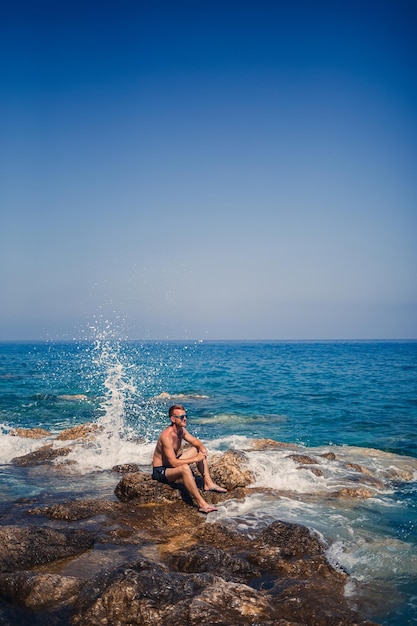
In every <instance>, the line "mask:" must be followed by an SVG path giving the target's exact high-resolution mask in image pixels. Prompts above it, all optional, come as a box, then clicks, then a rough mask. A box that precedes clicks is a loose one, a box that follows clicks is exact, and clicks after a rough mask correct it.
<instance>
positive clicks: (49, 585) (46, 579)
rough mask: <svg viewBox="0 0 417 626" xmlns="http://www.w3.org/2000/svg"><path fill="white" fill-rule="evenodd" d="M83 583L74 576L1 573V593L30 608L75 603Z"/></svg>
mask: <svg viewBox="0 0 417 626" xmlns="http://www.w3.org/2000/svg"><path fill="white" fill-rule="evenodd" d="M83 584H84V583H83V581H81V580H79V579H78V578H74V577H68V576H58V575H56V574H39V573H35V572H26V571H24V572H14V573H8V574H0V595H1V596H2V597H4V598H5V599H6V600H9V601H12V602H17V603H18V604H23V605H24V606H26V607H28V608H30V609H37V610H40V609H48V608H51V607H53V606H56V605H60V606H61V605H66V604H73V603H74V602H75V600H76V599H77V597H78V595H79V593H80V591H81V588H82V585H83ZM0 623H1V622H0Z"/></svg>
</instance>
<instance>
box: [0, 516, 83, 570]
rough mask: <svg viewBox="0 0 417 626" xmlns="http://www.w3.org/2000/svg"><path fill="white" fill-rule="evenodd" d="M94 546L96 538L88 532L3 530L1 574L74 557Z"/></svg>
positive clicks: (26, 529) (0, 530)
mask: <svg viewBox="0 0 417 626" xmlns="http://www.w3.org/2000/svg"><path fill="white" fill-rule="evenodd" d="M93 544H94V536H93V535H92V534H91V533H89V532H87V531H85V530H66V531H62V530H61V531H58V530H55V529H53V528H45V527H40V528H37V527H30V526H26V527H22V526H0V572H10V571H15V570H20V569H26V568H28V567H32V566H34V565H40V564H41V563H48V562H50V561H56V560H57V559H62V558H66V557H69V556H74V555H76V554H80V553H81V552H84V551H85V550H88V549H89V548H91V547H92V545H93Z"/></svg>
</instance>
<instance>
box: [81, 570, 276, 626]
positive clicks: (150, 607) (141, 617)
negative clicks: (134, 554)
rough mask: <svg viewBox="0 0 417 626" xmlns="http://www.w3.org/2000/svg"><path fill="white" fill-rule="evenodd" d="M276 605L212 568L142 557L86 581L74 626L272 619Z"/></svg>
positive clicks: (192, 625) (169, 625)
mask: <svg viewBox="0 0 417 626" xmlns="http://www.w3.org/2000/svg"><path fill="white" fill-rule="evenodd" d="M271 611H272V607H271V605H270V604H269V602H268V600H267V599H266V598H265V597H263V595H262V594H259V593H258V592H256V591H254V590H253V589H251V588H249V587H247V586H246V585H239V584H236V583H228V582H226V581H224V580H223V579H222V578H218V577H215V576H213V575H212V574H188V575H185V574H180V573H173V572H169V571H168V570H167V569H166V568H165V567H161V566H156V565H155V564H153V563H149V562H148V563H146V562H145V561H144V560H142V561H141V562H139V563H136V564H131V565H130V566H127V567H124V568H119V569H118V570H116V571H115V572H113V573H112V574H110V575H109V576H107V577H101V578H98V579H96V580H94V581H93V582H92V584H91V585H90V586H88V587H87V586H86V587H85V588H84V590H83V592H82V593H81V595H80V598H79V600H78V602H77V604H76V608H75V614H74V616H73V617H72V620H71V622H72V625H73V626H98V625H99V624H117V625H118V626H128V625H129V626H132V625H135V626H136V625H137V626H140V625H143V626H145V625H146V626H153V625H155V626H178V624H187V626H196V625H197V624H200V625H203V626H209V625H211V626H213V625H214V624H223V625H225V624H243V625H248V624H262V623H265V624H266V623H269V624H271V626H272V623H273V622H271V621H268V622H267V621H266V620H267V618H268V620H269V616H270V614H271Z"/></svg>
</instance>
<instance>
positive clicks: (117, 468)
mask: <svg viewBox="0 0 417 626" xmlns="http://www.w3.org/2000/svg"><path fill="white" fill-rule="evenodd" d="M111 471H112V472H117V473H118V474H130V473H133V472H140V467H139V465H137V464H136V463H123V464H122V465H114V466H113V467H112V468H111Z"/></svg>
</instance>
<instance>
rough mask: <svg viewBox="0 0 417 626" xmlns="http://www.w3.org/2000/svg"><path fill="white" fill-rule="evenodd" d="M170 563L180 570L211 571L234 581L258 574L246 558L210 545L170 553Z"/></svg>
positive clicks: (240, 580)
mask: <svg viewBox="0 0 417 626" xmlns="http://www.w3.org/2000/svg"><path fill="white" fill-rule="evenodd" d="M170 564H171V565H172V566H174V567H175V568H176V569H177V570H178V571H180V572H195V573H201V572H211V573H213V574H216V575H217V576H221V577H222V578H224V579H225V580H228V581H234V582H245V581H247V580H249V579H251V578H255V577H257V576H260V573H259V570H257V569H256V568H255V567H253V566H251V565H250V564H249V563H248V562H247V561H246V560H244V559H242V558H239V557H236V556H233V555H230V554H228V553H227V552H225V551H224V550H222V549H219V548H215V547H212V546H200V545H197V546H193V547H192V548H191V549H189V550H187V551H186V552H182V553H179V554H176V555H172V557H171V559H170Z"/></svg>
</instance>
